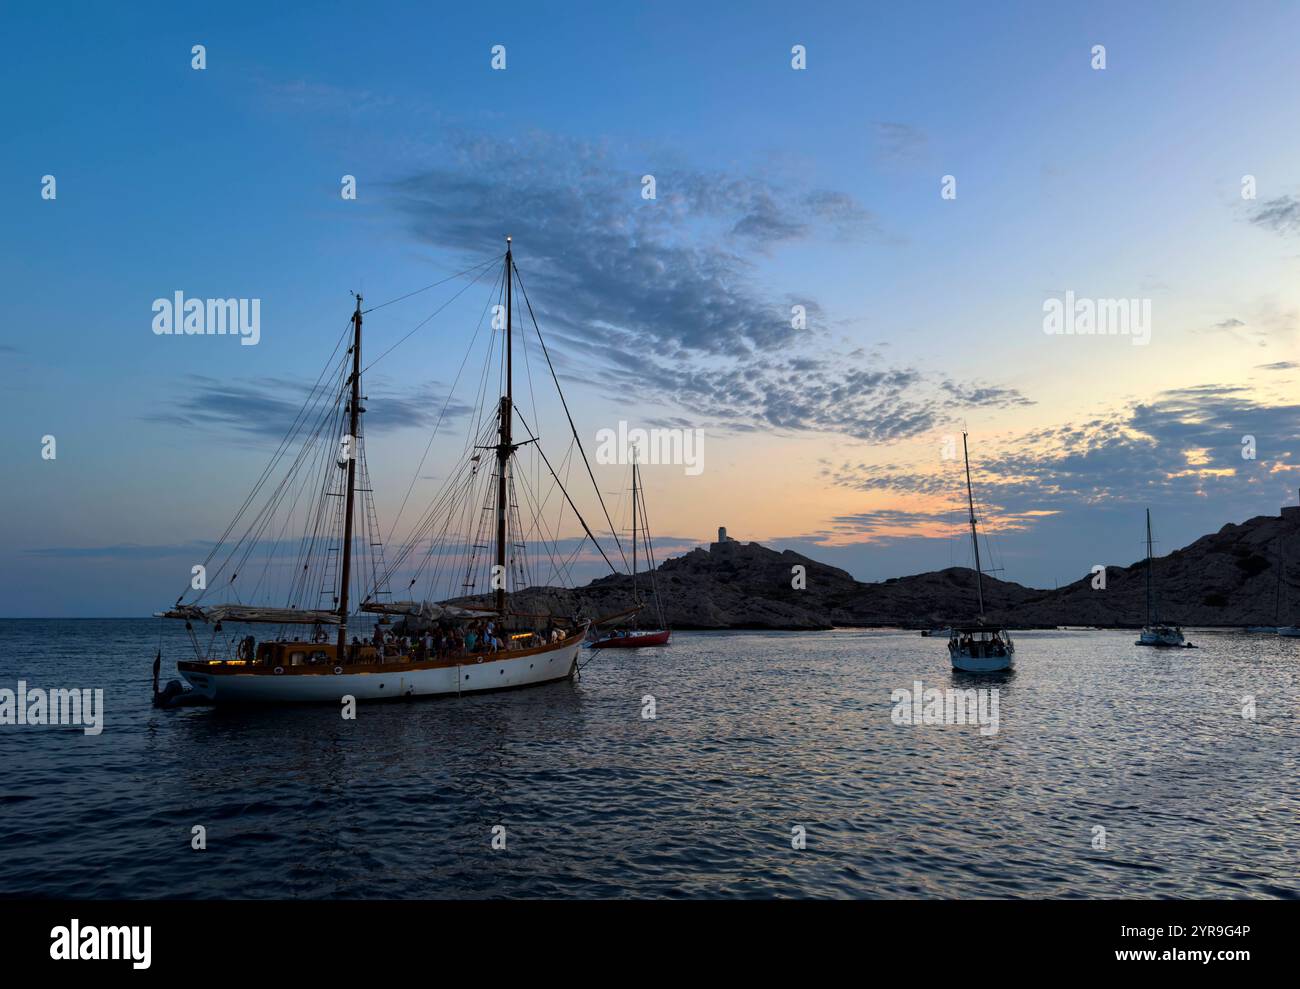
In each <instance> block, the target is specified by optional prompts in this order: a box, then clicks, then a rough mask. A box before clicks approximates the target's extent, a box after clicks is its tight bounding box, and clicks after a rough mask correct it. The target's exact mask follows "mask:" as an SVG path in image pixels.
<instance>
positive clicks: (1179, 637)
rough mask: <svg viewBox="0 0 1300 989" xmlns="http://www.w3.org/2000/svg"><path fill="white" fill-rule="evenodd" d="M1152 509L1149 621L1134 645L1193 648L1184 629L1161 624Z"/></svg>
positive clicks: (1148, 567)
mask: <svg viewBox="0 0 1300 989" xmlns="http://www.w3.org/2000/svg"><path fill="white" fill-rule="evenodd" d="M1151 579H1152V578H1151V509H1149V508H1148V509H1147V623H1146V626H1145V627H1144V628H1143V629H1142V634H1141V635H1140V636H1138V640H1137V642H1135V643H1134V645H1138V646H1158V647H1164V648H1171V649H1185V648H1192V646H1191V644H1190V643H1188V642H1185V641H1183V630H1182V629H1181V628H1179V627H1178V626H1176V625H1162V624H1160V614H1159V609H1158V608H1157V607H1156V604H1155V593H1154V591H1153V590H1152V587H1151Z"/></svg>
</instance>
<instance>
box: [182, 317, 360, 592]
mask: <svg viewBox="0 0 1300 989" xmlns="http://www.w3.org/2000/svg"><path fill="white" fill-rule="evenodd" d="M351 325H352V320H351V319H349V320H348V324H347V326H345V327H344V328H343V332H342V333H340V334H339V338H338V340H337V341H336V342H335V344H334V349H333V351H331V352H330V355H329V357H328V358H327V359H326V361H325V366H324V367H323V368H322V369H321V373H320V374H319V375H318V376H317V378H316V383H315V384H313V385H312V387H311V390H310V391H309V392H308V393H307V398H306V400H305V401H304V402H303V406H302V408H301V409H299V410H298V415H297V416H295V417H294V421H293V422H292V423H291V424H290V426H289V428H288V430H286V432H285V434H284V436H283V437H282V438H281V440H280V443H279V445H278V446H277V447H276V450H275V452H274V453H273V454H272V455H271V459H270V461H269V462H268V463H267V465H266V466H265V467H264V468H263V469H262V473H261V475H260V476H259V477H258V479H257V483H256V484H254V485H253V490H252V491H250V492H249V493H248V496H247V497H246V498H245V499H244V501H243V504H241V505H240V507H239V511H237V512H236V513H235V517H234V518H233V519H231V520H230V524H229V525H227V526H226V530H225V532H223V533H222V534H221V536H220V537H219V538H218V539H217V541H216V543H215V544H213V547H212V549H211V551H209V553H208V556H207V559H205V560H204V561H203V564H204V566H207V565H208V564H209V563H211V562H212V560H213V558H214V557H215V556H216V555H217V553H218V552H219V551H220V549H221V547H222V545H223V544H224V543H225V541H226V540H227V539H228V538H229V537H230V534H231V532H233V531H234V529H235V526H237V525H238V524H239V520H240V518H241V517H242V516H243V514H244V512H246V511H247V510H248V507H249V505H250V504H251V503H252V502H253V501H254V500H255V499H256V498H257V493H258V491H259V490H261V487H262V485H263V484H265V483H266V479H267V477H268V476H269V475H270V473H271V472H272V471H273V470H274V469H275V466H276V464H277V463H279V462H280V460H281V458H282V457H283V456H284V451H285V449H286V447H287V446H288V444H290V443H291V442H292V441H293V437H294V436H295V434H296V433H297V432H298V430H299V429H300V428H301V426H300V421H301V420H302V417H303V415H304V414H306V412H307V410H308V409H310V408H311V407H312V405H313V403H314V402H316V401H319V399H318V398H317V395H316V393H317V391H318V389H319V388H320V387H321V382H322V381H324V380H325V377H326V375H328V374H329V372H330V370H331V369H332V368H333V366H334V355H335V354H337V353H338V350H339V347H340V346H341V345H342V343H343V340H344V339H345V338H346V337H347V333H348V329H349V328H350V327H351ZM322 394H323V393H322ZM181 596H182V597H184V595H183V594H182V595H181ZM201 596H202V595H200V597H201Z"/></svg>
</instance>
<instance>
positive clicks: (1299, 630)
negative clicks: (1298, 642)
mask: <svg viewBox="0 0 1300 989" xmlns="http://www.w3.org/2000/svg"><path fill="white" fill-rule="evenodd" d="M1284 570H1285V564H1284V563H1283V558H1282V554H1281V553H1280V552H1279V553H1278V555H1277V601H1276V603H1275V604H1274V606H1273V622H1274V624H1277V623H1279V622H1280V621H1281V618H1282V577H1283V571H1284ZM1269 631H1273V630H1272V629H1270V630H1269ZM1277 634H1278V635H1280V636H1281V637H1282V638H1284V639H1300V625H1281V624H1277Z"/></svg>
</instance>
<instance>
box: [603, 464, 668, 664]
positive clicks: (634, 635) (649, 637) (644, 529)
mask: <svg viewBox="0 0 1300 989" xmlns="http://www.w3.org/2000/svg"><path fill="white" fill-rule="evenodd" d="M640 476H641V471H640V469H639V468H638V467H637V462H636V458H635V457H633V459H632V600H633V604H634V606H635V608H636V609H637V612H638V613H639V612H640V611H641V609H642V607H644V604H643V602H642V601H641V596H640V593H639V591H638V590H637V584H636V576H637V566H638V557H637V542H638V536H637V517H638V515H639V516H640V519H641V523H642V524H641V538H643V539H644V540H645V547H646V558H647V562H648V563H649V564H650V574H649V576H650V595H651V597H652V598H653V599H654V606H655V618H656V620H657V622H658V624H657V625H656V626H655V627H654V628H640V627H638V621H637V617H636V615H634V616H633V618H632V623H631V627H630V628H619V629H614V630H613V631H611V632H609V633H607V634H605V635H603V636H601V637H600V638H598V639H597V640H596V641H595V642H593V643H592V644H591V647H592V648H593V649H638V648H640V647H641V646H666V645H668V643H669V640H670V639H671V638H672V634H673V633H672V629H670V628H668V625H667V623H665V622H664V609H663V604H662V602H661V601H660V600H659V588H658V587H657V586H656V584H655V563H654V547H653V546H652V545H651V543H650V520H649V516H648V515H646V511H645V498H644V497H643V498H641V499H640V500H639V501H638V499H637V490H638V487H639V483H638V482H639V481H640ZM642 494H644V492H642Z"/></svg>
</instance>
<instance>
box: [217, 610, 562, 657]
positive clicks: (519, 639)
mask: <svg viewBox="0 0 1300 989" xmlns="http://www.w3.org/2000/svg"><path fill="white" fill-rule="evenodd" d="M567 634H568V633H567V632H566V630H565V629H564V628H563V627H562V626H560V625H558V624H556V622H555V621H554V620H550V621H548V622H547V624H546V627H545V629H544V630H542V631H534V632H515V633H510V632H507V631H506V630H505V629H504V628H502V626H501V624H500V622H498V621H496V620H493V619H488V618H483V619H479V620H476V621H471V622H442V623H439V624H438V625H437V626H433V627H430V628H428V629H426V630H425V631H423V632H420V631H418V630H405V631H401V632H399V631H396V630H394V629H393V628H391V627H390V626H386V625H383V624H377V625H375V630H374V633H373V634H372V635H371V636H370V637H369V641H367V642H362V640H361V638H360V637H358V636H355V635H354V636H352V641H351V642H350V643H349V644H348V650H347V661H348V662H349V663H371V662H379V663H384V662H396V661H399V660H403V659H405V660H409V661H412V662H417V663H418V662H424V661H426V660H430V659H448V658H455V657H459V656H481V655H491V654H493V653H498V652H505V651H508V650H512V649H526V648H528V647H530V646H540V645H543V644H546V643H554V642H559V641H561V640H562V639H563V638H564V637H565V635H567ZM277 641H281V642H284V641H290V642H295V643H296V642H299V641H300V640H299V638H298V637H297V636H294V637H293V638H292V639H287V640H286V639H279V640H277ZM331 642H333V639H332V638H331V634H330V630H327V629H325V628H323V627H322V626H320V625H315V626H313V627H312V631H311V634H310V635H309V636H307V638H306V641H305V642H304V643H303V644H304V645H305V646H308V647H310V646H312V645H326V644H329V643H331ZM257 652H258V650H257V642H256V640H255V639H254V638H253V636H251V635H248V636H245V637H244V638H242V639H240V640H239V641H238V643H237V645H236V648H235V656H236V658H237V659H240V660H243V661H245V662H255V661H256V659H255V657H256V656H257ZM306 662H307V664H308V665H316V664H318V663H325V662H333V658H332V657H331V656H329V655H327V653H326V650H324V649H311V648H308V649H307V656H306Z"/></svg>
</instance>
